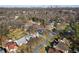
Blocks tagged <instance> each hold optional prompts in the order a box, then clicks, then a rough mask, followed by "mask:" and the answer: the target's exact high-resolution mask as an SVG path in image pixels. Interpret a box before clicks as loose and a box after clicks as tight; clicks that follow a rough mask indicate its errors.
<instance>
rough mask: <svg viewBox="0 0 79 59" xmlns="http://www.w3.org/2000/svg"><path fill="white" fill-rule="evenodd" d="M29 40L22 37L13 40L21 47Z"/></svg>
mask: <svg viewBox="0 0 79 59" xmlns="http://www.w3.org/2000/svg"><path fill="white" fill-rule="evenodd" d="M29 39H30V38H28V37H27V36H24V37H22V38H20V39H18V40H15V42H16V43H17V45H19V46H21V45H22V44H26V43H27V42H28V40H29Z"/></svg>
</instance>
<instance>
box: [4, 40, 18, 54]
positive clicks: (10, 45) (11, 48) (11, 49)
mask: <svg viewBox="0 0 79 59" xmlns="http://www.w3.org/2000/svg"><path fill="white" fill-rule="evenodd" d="M5 48H6V50H7V51H8V52H9V53H16V50H17V48H18V46H17V44H16V42H13V41H9V42H8V43H6V44H5Z"/></svg>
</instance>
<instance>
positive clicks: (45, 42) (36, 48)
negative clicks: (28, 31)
mask: <svg viewBox="0 0 79 59" xmlns="http://www.w3.org/2000/svg"><path fill="white" fill-rule="evenodd" d="M48 39H51V37H50V36H49V37H48V38H47V39H46V40H45V41H44V42H42V43H41V44H40V45H39V46H36V47H35V49H34V51H33V52H34V53H40V51H39V49H40V48H41V47H44V46H45V45H47V43H48Z"/></svg>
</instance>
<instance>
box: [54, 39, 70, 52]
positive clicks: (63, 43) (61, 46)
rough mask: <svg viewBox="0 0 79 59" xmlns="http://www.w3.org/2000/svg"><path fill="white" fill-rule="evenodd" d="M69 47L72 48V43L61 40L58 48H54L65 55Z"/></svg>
mask: <svg viewBox="0 0 79 59" xmlns="http://www.w3.org/2000/svg"><path fill="white" fill-rule="evenodd" d="M69 46H70V42H69V41H68V40H67V39H65V38H64V39H63V40H60V41H59V43H58V44H57V45H56V46H54V48H55V49H57V50H60V51H62V52H64V53H65V52H66V53H68V50H69Z"/></svg>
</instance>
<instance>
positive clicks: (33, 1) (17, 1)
mask: <svg viewBox="0 0 79 59" xmlns="http://www.w3.org/2000/svg"><path fill="white" fill-rule="evenodd" d="M6 5H9V6H11V5H12V6H14V5H17V6H18V5H21V6H22V5H23V6H24V5H27V6H29V5H31V6H38V5H66V6H67V5H79V0H0V6H6Z"/></svg>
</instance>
